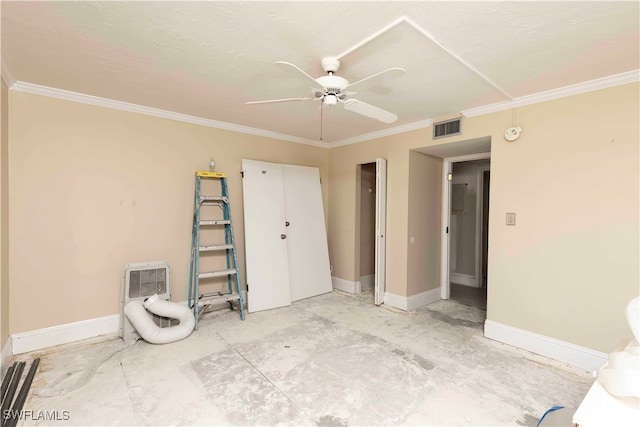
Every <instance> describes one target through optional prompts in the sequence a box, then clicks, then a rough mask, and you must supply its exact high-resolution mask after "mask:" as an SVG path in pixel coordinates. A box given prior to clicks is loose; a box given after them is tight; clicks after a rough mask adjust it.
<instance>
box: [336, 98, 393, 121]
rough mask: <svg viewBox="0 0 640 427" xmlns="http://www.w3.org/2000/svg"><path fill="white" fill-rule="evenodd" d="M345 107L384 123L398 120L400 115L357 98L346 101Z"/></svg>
mask: <svg viewBox="0 0 640 427" xmlns="http://www.w3.org/2000/svg"><path fill="white" fill-rule="evenodd" d="M344 108H345V110H349V111H353V112H354V113H358V114H362V115H363V116H367V117H371V118H372V119H376V120H379V121H381V122H382V123H393V122H395V121H396V120H398V116H396V115H395V114H393V113H390V112H389V111H386V110H383V109H382V108H378V107H376V106H374V105H371V104H367V103H366V102H362V101H358V100H357V99H347V100H346V101H344Z"/></svg>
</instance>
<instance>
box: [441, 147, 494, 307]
mask: <svg viewBox="0 0 640 427" xmlns="http://www.w3.org/2000/svg"><path fill="white" fill-rule="evenodd" d="M447 163H448V164H447ZM445 166H448V168H447V170H448V172H447V181H446V182H447V187H448V192H447V193H448V203H446V205H448V210H447V213H446V214H445V215H446V217H445V218H444V219H445V224H448V225H447V227H448V228H447V229H446V231H448V257H446V258H448V266H447V270H446V273H447V274H443V278H445V280H446V282H445V283H443V294H444V292H445V288H448V297H449V298H450V299H452V300H454V301H457V302H460V303H462V304H465V305H469V306H472V307H476V308H479V309H481V310H485V311H486V309H487V284H488V280H487V262H488V254H487V252H488V228H489V221H488V219H489V180H490V176H491V161H490V159H489V158H480V159H477V158H476V159H464V158H462V159H460V158H458V159H455V158H454V159H445ZM443 258H444V257H443ZM443 267H444V266H443ZM443 297H445V295H443Z"/></svg>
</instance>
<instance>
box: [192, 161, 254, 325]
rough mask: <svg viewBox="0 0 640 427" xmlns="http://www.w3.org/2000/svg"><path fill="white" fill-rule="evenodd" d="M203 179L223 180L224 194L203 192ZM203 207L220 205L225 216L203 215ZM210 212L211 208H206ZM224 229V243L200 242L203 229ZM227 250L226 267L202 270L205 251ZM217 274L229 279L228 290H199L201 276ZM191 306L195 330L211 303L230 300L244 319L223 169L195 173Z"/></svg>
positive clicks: (203, 277) (208, 276)
mask: <svg viewBox="0 0 640 427" xmlns="http://www.w3.org/2000/svg"><path fill="white" fill-rule="evenodd" d="M203 179H207V180H216V181H219V182H220V189H221V194H220V195H216V196H210V195H209V196H207V195H202V194H201V181H202V180H203ZM203 206H214V207H218V208H220V209H221V211H222V218H217V219H212V218H202V217H201V215H200V212H201V210H202V207H203ZM207 211H208V210H207ZM220 227H223V228H224V243H217V244H210V245H209V244H207V245H203V244H201V242H200V231H201V229H202V228H220ZM215 251H217V252H224V253H225V257H226V268H225V269H222V270H218V271H204V272H203V271H200V254H201V253H203V252H215ZM215 277H226V278H227V289H226V290H224V291H216V292H211V293H208V294H201V293H200V279H209V278H215ZM188 301H189V307H190V308H192V309H193V314H194V317H195V319H196V324H195V329H196V330H197V329H198V320H199V318H200V316H201V315H202V314H203V313H204V311H205V310H206V308H207V307H208V306H211V305H216V304H223V303H229V308H230V309H231V310H233V308H234V305H236V306H237V307H238V311H239V312H240V319H242V320H244V301H243V299H242V292H240V275H239V272H238V257H237V254H236V244H235V238H234V235H233V223H232V221H231V207H230V206H229V190H228V188H227V176H226V175H225V174H224V173H221V172H208V171H207V172H205V171H197V172H196V182H195V192H194V198H193V227H192V230H191V263H190V266H189V300H188Z"/></svg>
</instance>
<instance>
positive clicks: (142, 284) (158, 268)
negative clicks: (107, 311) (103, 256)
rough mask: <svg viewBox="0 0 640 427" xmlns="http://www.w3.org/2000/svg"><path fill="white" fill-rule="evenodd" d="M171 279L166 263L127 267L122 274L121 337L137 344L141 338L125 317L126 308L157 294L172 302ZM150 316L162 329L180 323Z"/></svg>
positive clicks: (128, 265)
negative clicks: (130, 304)
mask: <svg viewBox="0 0 640 427" xmlns="http://www.w3.org/2000/svg"><path fill="white" fill-rule="evenodd" d="M169 278H170V269H169V264H168V263H167V262H165V261H155V262H139V263H131V264H127V265H126V267H125V268H124V272H123V274H122V293H121V295H122V297H121V298H120V336H121V337H122V339H124V340H125V341H126V342H135V341H137V340H138V339H140V338H141V337H140V335H139V334H138V332H136V330H135V328H134V327H133V326H132V325H131V322H129V319H127V317H126V316H125V314H124V307H125V306H126V305H127V304H128V303H129V302H131V301H142V302H144V301H145V300H146V299H147V298H149V297H150V296H153V295H155V294H158V296H159V297H160V298H162V299H164V300H170V299H171V291H170V286H169ZM149 316H151V317H152V318H153V321H154V322H155V323H156V325H158V326H159V327H161V328H165V327H168V326H173V325H175V324H177V323H178V321H177V320H175V319H168V318H166V317H161V316H158V315H155V314H152V313H149Z"/></svg>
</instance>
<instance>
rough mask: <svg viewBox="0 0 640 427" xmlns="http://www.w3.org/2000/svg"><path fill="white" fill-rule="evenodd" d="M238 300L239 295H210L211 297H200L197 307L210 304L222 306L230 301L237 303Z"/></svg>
mask: <svg viewBox="0 0 640 427" xmlns="http://www.w3.org/2000/svg"><path fill="white" fill-rule="evenodd" d="M239 299H240V295H238V294H237V293H232V294H223V295H219V294H212V295H202V296H201V297H200V299H198V305H199V306H203V305H210V304H222V303H225V302H230V301H238V300H239Z"/></svg>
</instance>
